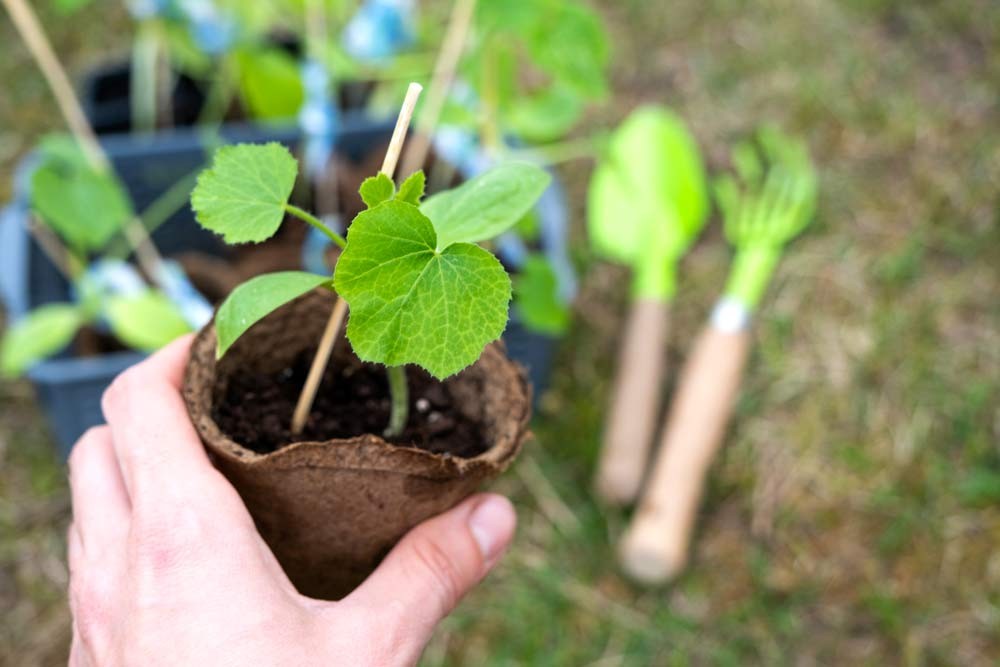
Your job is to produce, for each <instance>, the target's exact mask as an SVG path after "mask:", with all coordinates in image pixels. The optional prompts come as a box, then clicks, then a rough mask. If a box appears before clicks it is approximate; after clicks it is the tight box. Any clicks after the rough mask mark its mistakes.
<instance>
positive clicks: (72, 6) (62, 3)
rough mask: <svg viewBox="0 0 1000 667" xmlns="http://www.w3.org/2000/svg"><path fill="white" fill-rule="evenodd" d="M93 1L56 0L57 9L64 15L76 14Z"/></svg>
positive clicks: (54, 3)
mask: <svg viewBox="0 0 1000 667" xmlns="http://www.w3.org/2000/svg"><path fill="white" fill-rule="evenodd" d="M90 3H91V0H54V2H53V3H52V4H53V5H55V8H56V11H57V12H59V14H61V15H63V16H69V15H70V14H75V13H76V12H78V11H79V10H81V9H83V8H84V7H86V6H87V5H89V4H90Z"/></svg>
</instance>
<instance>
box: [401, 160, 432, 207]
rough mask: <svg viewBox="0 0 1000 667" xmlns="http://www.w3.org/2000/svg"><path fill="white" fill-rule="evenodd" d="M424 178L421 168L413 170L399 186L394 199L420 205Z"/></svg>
mask: <svg viewBox="0 0 1000 667" xmlns="http://www.w3.org/2000/svg"><path fill="white" fill-rule="evenodd" d="M426 180H427V179H426V177H425V176H424V171H423V169H418V170H417V171H415V172H413V173H412V174H410V176H409V177H408V178H407V179H406V180H405V181H403V184H402V185H400V186H399V192H397V193H396V199H398V200H399V201H405V202H406V203H407V204H413V205H414V206H420V200H421V199H423V196H424V186H425V183H426Z"/></svg>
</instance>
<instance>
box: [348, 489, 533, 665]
mask: <svg viewBox="0 0 1000 667" xmlns="http://www.w3.org/2000/svg"><path fill="white" fill-rule="evenodd" d="M516 522H517V517H516V515H515V513H514V508H513V506H511V504H510V501H509V500H507V499H506V498H504V497H503V496H498V495H495V494H481V495H477V496H473V497H472V498H469V499H468V500H466V501H465V502H463V503H462V504H460V505H458V506H457V507H455V508H453V509H451V510H449V511H448V512H445V513H444V514H442V515H440V516H437V517H435V518H433V519H430V520H428V521H425V522H424V523H422V524H420V525H419V526H417V527H416V528H414V529H413V530H412V531H410V532H409V533H408V534H407V535H406V536H405V537H404V538H403V540H402V541H401V542H400V543H399V544H398V545H396V547H395V548H394V549H393V550H392V551H391V552H390V553H389V555H388V556H387V557H386V559H385V560H384V561H383V562H382V564H381V565H380V566H379V567H378V569H377V570H375V572H374V573H373V574H372V575H371V576H370V577H369V578H368V580H367V581H365V583H363V584H362V585H361V587H360V588H358V590H356V591H355V592H354V593H352V594H351V595H350V596H349V597H348V598H346V599H345V601H344V602H346V603H348V604H352V605H360V606H362V607H364V608H367V609H378V610H382V613H383V616H382V617H383V618H385V615H384V614H385V613H388V614H389V618H387V619H386V620H387V621H388V622H387V623H386V624H385V625H386V626H387V632H386V635H387V637H390V638H391V637H392V636H393V634H394V633H397V632H399V633H401V634H399V635H396V638H395V639H396V640H397V641H398V642H399V643H402V644H404V646H401V647H400V649H401V650H405V649H407V648H410V649H414V650H417V651H418V652H419V650H420V649H422V647H423V645H424V644H425V643H426V642H427V641H428V640H429V639H430V636H431V633H432V632H433V630H434V626H435V625H437V623H438V622H439V621H440V620H441V619H442V618H444V617H445V616H447V615H448V614H449V613H450V612H451V610H452V609H454V608H455V605H456V604H458V602H459V600H460V599H461V598H462V596H464V595H465V594H466V593H467V592H468V591H469V590H470V589H471V588H472V587H473V586H475V585H476V584H477V583H478V582H479V581H480V580H481V579H482V578H483V577H484V576H486V574H487V572H489V570H490V569H492V567H493V566H494V565H496V563H497V561H498V560H499V558H500V556H501V555H502V554H503V552H504V551H505V550H506V548H507V546H508V545H509V544H510V541H511V538H512V537H513V536H514V527H515V524H516ZM407 643H409V644H410V645H409V646H407V645H406V644H407Z"/></svg>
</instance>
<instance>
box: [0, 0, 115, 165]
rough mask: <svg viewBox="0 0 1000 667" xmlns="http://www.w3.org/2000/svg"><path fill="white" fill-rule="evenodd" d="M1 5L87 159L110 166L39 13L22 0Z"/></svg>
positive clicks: (4, 0)
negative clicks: (40, 21) (50, 41)
mask: <svg viewBox="0 0 1000 667" xmlns="http://www.w3.org/2000/svg"><path fill="white" fill-rule="evenodd" d="M3 4H4V7H6V9H7V12H8V13H9V14H10V18H11V20H12V21H14V27H15V28H17V31H18V33H20V35H21V39H23V40H24V43H25V45H26V46H27V47H28V50H29V51H30V52H31V55H32V57H34V59H35V61H36V62H37V63H38V68H39V69H40V70H42V75H43V76H44V77H45V80H46V81H47V82H48V84H49V88H50V89H51V90H52V95H53V96H54V97H55V98H56V104H58V105H59V110H60V111H61V112H62V115H63V117H64V118H65V119H66V124H67V125H69V129H70V132H72V133H73V136H75V137H76V139H77V141H79V142H80V145H81V146H82V147H83V150H84V153H86V154H87V159H88V160H89V161H90V162H91V163H92V164H93V165H94V166H95V167H98V168H100V169H108V168H109V167H110V165H109V163H108V158H107V156H106V155H105V154H104V151H103V150H102V149H101V145H100V144H99V143H98V141H97V135H96V134H94V130H93V128H91V127H90V123H88V122H87V117H86V116H85V115H84V113H83V109H82V108H81V106H80V102H79V101H78V100H77V99H76V93H75V92H73V86H72V85H71V84H70V82H69V78H68V77H67V76H66V71H65V70H63V68H62V65H60V64H59V59H58V58H57V57H56V54H55V51H53V50H52V45H51V44H50V43H49V40H48V39H47V38H46V37H45V32H44V31H43V30H42V27H41V25H40V24H39V23H38V17H37V16H35V13H34V12H33V11H32V10H31V7H30V6H29V5H28V3H27V2H25V0H3Z"/></svg>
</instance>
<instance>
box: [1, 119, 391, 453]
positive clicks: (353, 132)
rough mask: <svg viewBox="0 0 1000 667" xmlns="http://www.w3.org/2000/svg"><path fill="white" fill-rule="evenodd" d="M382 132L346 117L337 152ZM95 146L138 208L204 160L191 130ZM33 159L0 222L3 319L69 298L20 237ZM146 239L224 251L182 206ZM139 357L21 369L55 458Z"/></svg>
mask: <svg viewBox="0 0 1000 667" xmlns="http://www.w3.org/2000/svg"><path fill="white" fill-rule="evenodd" d="M386 127H387V126H386V124H385V123H377V122H373V121H369V120H365V119H363V118H360V117H357V116H354V117H352V118H349V119H346V120H345V123H344V124H343V126H342V135H341V137H340V139H339V144H338V149H339V150H341V151H342V152H344V153H345V154H347V155H351V156H356V155H358V154H360V152H361V151H363V150H364V149H365V148H366V147H367V146H370V145H371V144H372V142H374V141H378V140H380V138H381V137H383V136H384V135H385V132H386V131H387V129H386ZM221 135H222V137H223V138H224V140H225V141H228V142H235V141H253V142H265V141H280V142H282V143H284V144H286V145H289V146H293V145H294V144H295V143H297V141H298V131H297V129H295V128H266V127H261V126H248V125H231V126H225V127H223V128H222V130H221ZM101 143H102V145H103V146H104V148H105V150H106V151H107V153H108V156H109V157H110V159H111V161H112V163H113V164H114V167H115V169H116V171H117V172H118V174H119V175H120V176H121V177H122V180H123V181H124V183H125V186H126V188H127V189H128V191H129V193H130V195H131V196H132V199H133V201H134V202H135V205H136V208H137V209H138V210H142V209H143V208H144V207H145V206H146V205H148V204H149V203H150V202H151V201H153V200H154V199H155V198H156V197H157V196H158V195H160V194H161V193H162V192H163V191H164V190H165V189H166V188H168V187H170V186H171V185H173V184H174V183H176V182H177V180H179V179H180V178H183V177H184V176H186V175H188V174H190V173H192V172H194V171H195V170H196V169H198V168H199V167H200V166H202V165H204V164H205V163H206V162H207V156H206V149H205V144H204V141H203V138H202V137H201V136H200V135H199V133H198V132H197V131H196V130H194V129H192V128H179V129H176V130H171V131H169V132H159V133H156V134H150V135H145V136H138V135H113V136H108V137H102V139H101ZM33 161H34V158H33V156H28V157H27V158H26V159H25V160H24V161H23V162H22V163H21V165H20V166H19V167H18V170H17V176H16V184H15V200H14V202H13V203H12V204H11V205H9V206H8V207H7V208H6V209H4V210H3V214H2V218H0V295H2V297H3V301H4V304H5V306H6V309H7V318H8V321H11V322H13V321H16V320H18V319H19V318H21V317H22V316H24V315H25V314H26V313H27V312H28V311H30V310H31V309H33V308H36V307H38V306H40V305H43V304H46V303H52V302H59V301H68V300H69V299H70V286H69V284H68V283H67V281H66V280H65V279H64V278H63V276H62V274H61V273H60V272H59V271H58V270H57V269H56V267H55V266H54V265H53V264H52V262H51V261H50V260H49V259H48V257H47V256H46V255H45V253H43V252H42V250H41V248H39V247H38V245H37V243H35V241H34V239H33V238H32V237H31V235H30V234H29V232H28V222H29V210H28V187H27V181H28V175H29V174H30V172H31V168H32V163H33ZM153 238H154V240H155V242H156V244H157V247H158V248H159V249H160V251H161V252H162V253H163V254H164V255H165V256H168V257H169V256H172V255H176V254H178V253H182V252H186V251H199V252H203V253H206V254H209V255H216V256H220V257H223V256H225V255H226V254H227V253H228V252H229V250H228V248H227V247H226V246H225V245H223V244H222V243H221V241H220V240H219V239H218V237H216V236H215V235H214V234H212V233H210V232H207V231H205V230H204V229H202V228H201V227H200V226H198V224H197V223H196V222H195V220H194V218H193V216H192V214H191V211H190V209H189V208H188V207H182V209H181V210H179V211H178V212H177V213H176V214H174V216H172V217H171V219H170V220H169V221H168V222H167V223H165V224H164V225H162V226H161V227H160V228H159V229H158V230H157V231H156V233H155V234H154V235H153ZM143 356H144V355H142V354H140V353H138V352H134V351H124V352H115V353H111V354H104V355H100V356H93V357H79V356H77V355H76V354H75V353H74V352H73V351H72V350H71V349H67V350H65V351H63V352H62V353H61V354H59V355H57V356H55V357H53V358H51V359H48V360H46V361H43V362H41V363H39V364H37V365H35V366H34V367H32V368H31V369H30V370H29V371H28V378H29V379H30V380H31V381H32V382H33V383H34V385H35V388H36V391H37V393H38V398H39V402H40V403H41V405H42V409H43V410H44V412H45V414H46V417H47V418H48V420H49V423H50V426H51V427H52V431H53V433H54V435H55V439H56V444H57V447H58V450H59V453H60V455H61V456H62V457H63V458H65V457H66V456H67V455H68V453H69V450H70V448H71V447H72V446H73V443H74V442H76V440H77V439H78V438H79V437H80V435H82V434H83V432H84V431H85V430H86V429H87V428H89V427H90V426H94V425H97V424H101V423H103V421H104V419H103V416H102V414H101V408H100V401H101V395H102V394H103V393H104V390H105V389H106V388H107V386H108V385H109V384H110V382H111V380H112V379H114V377H115V376H116V375H118V374H119V373H120V372H121V371H123V370H124V369H125V368H128V367H129V366H131V365H132V364H134V363H136V362H138V361H140V360H141V359H142V358H143Z"/></svg>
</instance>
